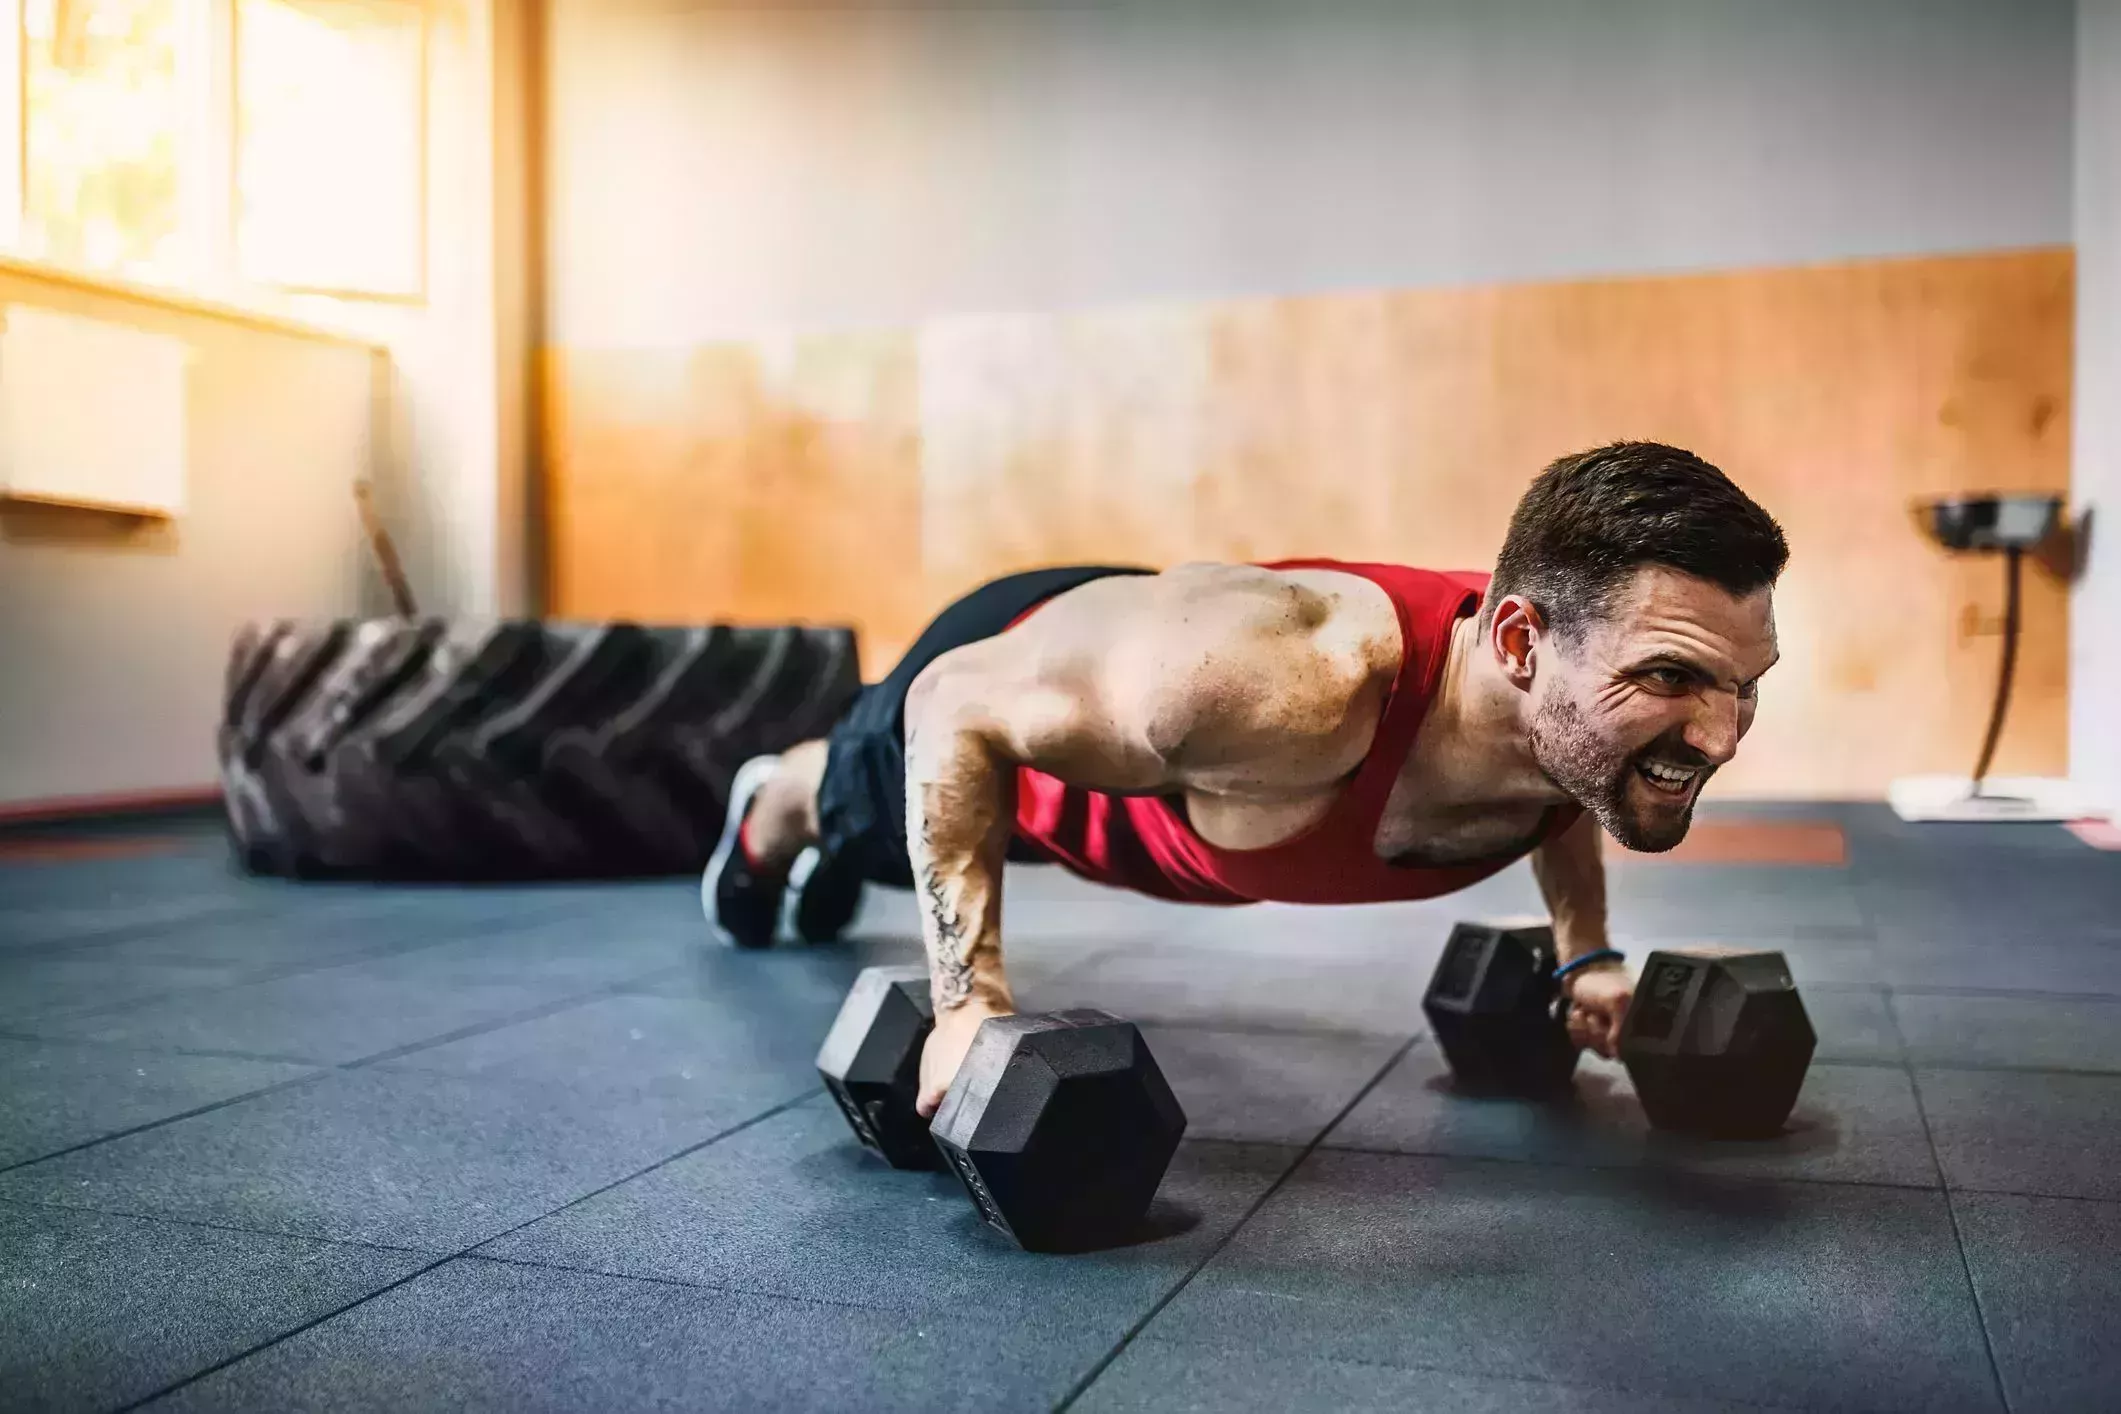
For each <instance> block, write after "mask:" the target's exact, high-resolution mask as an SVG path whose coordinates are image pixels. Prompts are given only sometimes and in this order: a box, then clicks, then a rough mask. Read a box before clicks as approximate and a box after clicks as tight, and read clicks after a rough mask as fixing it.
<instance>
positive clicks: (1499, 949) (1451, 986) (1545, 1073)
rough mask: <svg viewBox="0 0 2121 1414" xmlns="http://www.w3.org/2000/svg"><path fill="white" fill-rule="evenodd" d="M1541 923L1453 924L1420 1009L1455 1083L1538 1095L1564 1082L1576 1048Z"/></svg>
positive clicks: (1550, 938)
mask: <svg viewBox="0 0 2121 1414" xmlns="http://www.w3.org/2000/svg"><path fill="white" fill-rule="evenodd" d="M1554 959H1555V949H1554V930H1553V928H1552V927H1550V926H1549V925H1547V924H1544V923H1461V924H1459V925H1458V926H1457V927H1455V928H1453V929H1452V930H1451V938H1450V941H1449V942H1447V943H1445V944H1444V949H1443V956H1442V958H1440V959H1439V960H1438V961H1437V964H1436V972H1435V975H1433V976H1432V977H1430V979H1429V990H1428V992H1427V993H1426V994H1425V995H1424V996H1423V997H1422V999H1421V1009H1422V1011H1423V1012H1424V1013H1426V1014H1427V1016H1428V1018H1429V1031H1430V1034H1432V1035H1433V1036H1435V1038H1436V1043H1437V1045H1438V1046H1440V1047H1441V1048H1442V1049H1443V1054H1444V1059H1445V1060H1446V1061H1448V1062H1449V1063H1450V1067H1451V1075H1452V1079H1453V1080H1454V1082H1455V1083H1456V1084H1457V1085H1458V1087H1459V1088H1460V1089H1463V1090H1465V1091H1467V1092H1468V1093H1471V1094H1477V1095H1515V1096H1523V1097H1529V1098H1543V1097H1545V1096H1549V1095H1553V1094H1556V1093H1557V1092H1559V1091H1561V1090H1564V1089H1566V1088H1567V1087H1568V1084H1569V1079H1570V1077H1571V1076H1573V1075H1574V1074H1575V1073H1576V1057H1577V1054H1578V1048H1577V1046H1576V1043H1575V1042H1573V1041H1571V1040H1570V1039H1569V1032H1568V1026H1567V1024H1566V1021H1565V1020H1564V1016H1563V1012H1564V1010H1565V1008H1564V1007H1563V1005H1562V1001H1561V989H1560V987H1559V986H1558V985H1557V984H1556V983H1555V981H1554V966H1555V962H1554Z"/></svg>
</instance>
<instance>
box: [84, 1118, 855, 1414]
mask: <svg viewBox="0 0 2121 1414" xmlns="http://www.w3.org/2000/svg"><path fill="white" fill-rule="evenodd" d="M821 1090H822V1087H819V1088H818V1089H816V1090H813V1091H811V1092H810V1093H809V1094H807V1095H805V1096H804V1098H805V1099H808V1098H810V1097H811V1096H812V1095H815V1094H817V1093H820V1092H821ZM795 1103H799V1102H790V1103H789V1104H785V1105H777V1106H775V1107H774V1108H773V1109H771V1110H768V1111H766V1112H765V1113H763V1114H758V1115H754V1116H752V1117H751V1118H750V1119H747V1120H744V1121H743V1122H742V1123H739V1124H735V1125H731V1126H730V1127H729V1128H727V1129H724V1130H722V1131H721V1132H720V1133H717V1134H715V1135H714V1136H712V1137H711V1138H708V1139H704V1140H701V1141H700V1142H699V1143H697V1144H692V1145H688V1146H686V1147H685V1148H684V1149H681V1150H679V1151H678V1152H677V1153H674V1154H670V1155H668V1156H666V1157H664V1158H661V1159H658V1160H656V1161H655V1162H654V1163H652V1164H648V1165H646V1166H645V1167H643V1168H640V1169H638V1170H636V1171H634V1172H632V1173H629V1174H626V1175H624V1176H622V1177H620V1178H615V1179H613V1180H612V1181H611V1182H609V1183H606V1184H603V1185H601V1186H599V1187H597V1188H594V1189H591V1190H590V1191H589V1192H587V1193H582V1194H578V1195H576V1196H575V1197H573V1198H571V1199H569V1200H568V1201H567V1202H565V1203H562V1204H560V1205H559V1206H558V1207H555V1208H552V1209H549V1210H548V1211H546V1212H543V1213H539V1214H538V1215H536V1216H535V1217H530V1218H526V1219H524V1220H523V1221H522V1222H519V1223H517V1224H515V1225H514V1226H513V1227H510V1228H508V1229H506V1230H505V1231H502V1232H497V1233H491V1234H488V1235H486V1236H484V1237H481V1238H480V1239H479V1240H478V1241H476V1242H472V1243H469V1244H466V1245H465V1246H463V1247H460V1248H458V1249H457V1250H455V1251H452V1252H447V1253H443V1254H441V1255H439V1256H436V1257H435V1259H434V1260H433V1261H431V1262H428V1263H427V1264H426V1265H424V1266H422V1267H420V1268H419V1269H417V1270H416V1271H412V1272H409V1273H407V1274H406V1275H404V1276H402V1277H399V1278H398V1279H397V1280H395V1281H393V1282H390V1283H389V1284H388V1285H385V1286H381V1287H378V1288H377V1289H376V1290H374V1291H371V1292H368V1293H367V1294H366V1295H363V1296H359V1297H356V1298H355V1299H354V1300H352V1301H348V1302H345V1303H344V1304H342V1305H340V1306H338V1307H336V1308H334V1309H332V1310H330V1311H327V1312H325V1313H324V1314H322V1315H320V1316H317V1317H315V1318H313V1319H311V1320H308V1321H304V1322H302V1323H301V1324H300V1325H297V1326H295V1327H293V1328H291V1329H289V1330H286V1331H282V1332H280V1333H279V1334H277V1335H274V1336H271V1337H269V1338H268V1339H266V1340H263V1341H260V1342H258V1343H257V1344H255V1345H252V1346H250V1347H249V1348H248V1349H245V1350H241V1351H238V1352H236V1353H235V1354H233V1355H231V1356H229V1357H227V1358H226V1359H224V1360H220V1361H217V1362H215V1363H214V1364H212V1365H209V1366H208V1367H207V1368H205V1369H203V1370H198V1371H194V1372H193V1373H191V1374H189V1375H186V1376H184V1377H183V1378H182V1379H179V1380H176V1381H173V1382H172V1383H169V1384H166V1385H164V1386H163V1387H161V1388H160V1389H157V1390H154V1391H152V1392H151V1393H149V1394H147V1395H145V1396H143V1397H141V1398H139V1399H136V1400H134V1401H132V1402H131V1403H129V1404H126V1405H124V1406H122V1408H121V1409H120V1410H118V1411H117V1414H129V1411H131V1410H134V1409H139V1408H141V1407H143V1406H145V1405H148V1404H152V1403H153V1402H154V1401H156V1400H158V1399H162V1398H165V1397H167V1396H168V1395H171V1394H174V1393H175V1392H176V1391H178V1390H180V1389H183V1388H185V1387H186V1386H188V1385H193V1384H196V1383H198V1382H199V1381H200V1380H203V1379H206V1378H207V1377H208V1376H210V1375H214V1374H217V1373H218V1372H220V1371H222V1370H225V1369H227V1368H229V1367H230V1366H232V1365H235V1364H237V1363H239V1362H240V1361H244V1360H248V1359H250V1358H251V1357H252V1356H254V1355H258V1354H261V1353H262V1352H264V1351H266V1350H269V1349H271V1348H272V1347H273V1346H275V1345H278V1344H280V1343H281V1342H283V1341H287V1340H292V1339H293V1338H294V1337H296V1336H298V1335H301V1334H302V1333H303V1332H304V1331H308V1330H312V1329H314V1328H315V1327H317V1326H320V1325H322V1324H324V1322H326V1321H329V1320H335V1319H337V1318H338V1317H340V1316H343V1315H345V1314H346V1313H347V1312H349V1311H351V1310H354V1309H355V1308H356V1307H359V1306H365V1305H367V1304H368V1303H369V1302H371V1301H373V1300H375V1299H376V1298H377V1297H380V1296H385V1295H388V1294H389V1293H390V1292H393V1291H395V1290H397V1289H398V1288H399V1287H401V1286H404V1285H406V1284H407V1283H409V1282H413V1281H417V1280H418V1279H419V1278H421V1277H423V1276H426V1275H427V1274H428V1273H429V1272H432V1271H434V1270H435V1269H437V1268H439V1267H442V1266H446V1265H447V1264H448V1263H450V1262H454V1261H457V1260H459V1259H460V1258H466V1257H470V1256H472V1255H474V1254H475V1253H476V1252H477V1250H478V1249H479V1248H480V1247H483V1246H485V1245H486V1244H487V1243H490V1242H498V1241H500V1240H501V1239H502V1238H504V1237H512V1236H514V1235H515V1234H516V1233H518V1232H521V1231H522V1230H523V1229H524V1228H527V1227H530V1226H532V1225H533V1224H535V1223H541V1222H543V1221H545V1220H546V1219H547V1218H551V1217H555V1216H557V1215H559V1214H560V1213H564V1212H566V1211H567V1210H568V1209H569V1208H572V1207H574V1206H575V1205H576V1204H578V1203H586V1202H588V1201H589V1200H590V1199H592V1198H596V1197H598V1196H600V1195H602V1194H604V1193H608V1192H610V1191H611V1190H612V1189H614V1188H617V1187H618V1186H619V1185H620V1184H623V1183H631V1182H633V1181H634V1180H635V1179H637V1178H643V1177H646V1176H647V1175H648V1174H651V1173H653V1172H655V1171H656V1170H657V1169H659V1168H662V1167H663V1166H664V1165H666V1164H672V1163H675V1162H677V1161H678V1160H679V1159H682V1158H685V1157H686V1156H687V1155H690V1154H696V1153H698V1152H699V1151H700V1150H702V1149H704V1148H706V1147H707V1146H708V1145H710V1144H716V1143H719V1142H721V1141H722V1140H724V1139H727V1138H729V1137H730V1136H731V1135H734V1134H738V1133H740V1132H742V1131H743V1130H746V1129H749V1128H750V1127H751V1126H752V1125H754V1124H759V1123H762V1122H763V1121H765V1120H768V1119H771V1118H772V1117H773V1116H774V1115H776V1114H779V1113H781V1112H783V1111H785V1110H787V1109H790V1108H792V1107H793V1105H794V1104H795Z"/></svg>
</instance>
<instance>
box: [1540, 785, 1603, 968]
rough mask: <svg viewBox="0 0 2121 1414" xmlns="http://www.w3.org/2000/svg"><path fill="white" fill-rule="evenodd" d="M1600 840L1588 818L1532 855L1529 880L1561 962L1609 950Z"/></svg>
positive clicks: (1572, 826)
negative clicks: (1542, 902)
mask: <svg viewBox="0 0 2121 1414" xmlns="http://www.w3.org/2000/svg"><path fill="white" fill-rule="evenodd" d="M1600 840H1601V835H1600V832H1599V829H1598V824H1597V822H1596V821H1595V820H1593V819H1592V818H1591V817H1590V816H1589V815H1587V814H1586V815H1580V816H1578V817H1577V818H1576V822H1575V823H1574V824H1572V825H1570V826H1569V827H1568V828H1567V829H1566V830H1563V831H1562V832H1561V833H1560V834H1558V835H1555V836H1554V837H1553V838H1552V839H1549V840H1547V841H1546V842H1545V843H1544V844H1542V845H1540V846H1539V848H1537V849H1535V850H1533V851H1532V874H1533V877H1535V878H1537V879H1538V880H1539V892H1540V893H1541V895H1543V896H1544V897H1545V899H1546V901H1547V912H1548V913H1550V914H1552V915H1553V918H1554V944H1555V948H1556V950H1557V951H1558V952H1559V953H1560V954H1561V960H1562V961H1563V962H1567V961H1568V960H1569V959H1571V958H1575V957H1581V956H1583V955H1584V954H1585V953H1587V952H1596V951H1597V950H1598V949H1600V948H1602V947H1605V946H1607V942H1606V926H1605V923H1606V918H1605V862H1604V860H1603V859H1602V858H1601V857H1600V847H1599V846H1600Z"/></svg>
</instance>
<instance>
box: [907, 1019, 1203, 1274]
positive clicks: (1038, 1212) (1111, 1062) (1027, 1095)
mask: <svg viewBox="0 0 2121 1414" xmlns="http://www.w3.org/2000/svg"><path fill="white" fill-rule="evenodd" d="M932 1132H933V1134H934V1136H935V1142H936V1145H937V1147H938V1148H940V1149H941V1150H942V1152H943V1154H944V1156H945V1157H946V1158H948V1159H949V1161H950V1166H951V1168H952V1169H954V1170H955V1171H956V1173H957V1176H958V1178H959V1179H960V1180H962V1181H963V1183H964V1185H965V1191H966V1193H967V1194H969V1195H970V1196H971V1198H972V1202H973V1204H974V1206H976V1207H977V1208H978V1209H979V1211H980V1215H981V1216H982V1217H984V1218H985V1219H986V1220H987V1221H988V1222H989V1223H990V1224H992V1225H993V1226H995V1227H996V1228H999V1229H1000V1230H1001V1231H1002V1232H1004V1233H1006V1234H1007V1235H1008V1236H1009V1237H1010V1238H1012V1239H1014V1240H1015V1242H1016V1243H1017V1245H1018V1246H1020V1247H1023V1248H1025V1249H1027V1250H1030V1251H1034V1252H1079V1251H1084V1250H1087V1249H1090V1248H1095V1247H1103V1246H1109V1245H1112V1244H1114V1243H1117V1242H1121V1241H1124V1240H1126V1238H1127V1237H1128V1236H1129V1235H1130V1234H1132V1233H1133V1232H1134V1231H1135V1230H1136V1229H1137V1228H1138V1226H1139V1224H1140V1222H1141V1219H1142V1216H1143V1215H1144V1214H1145V1213H1146V1212H1147V1211H1148V1209H1149V1202H1150V1200H1151V1199H1152V1198H1154V1197H1155V1196H1156V1189H1157V1185H1158V1184H1160V1183H1162V1182H1163V1177H1164V1171H1165V1170H1166V1169H1167V1168H1169V1167H1170V1165H1171V1156H1172V1155H1173V1154H1174V1153H1176V1152H1177V1150H1178V1141H1179V1138H1180V1136H1182V1135H1183V1134H1184V1133H1185V1132H1186V1114H1185V1111H1184V1110H1182V1109H1180V1108H1179V1104H1178V1099H1177V1097H1176V1096H1174V1095H1173V1094H1172V1093H1171V1087H1170V1085H1169V1084H1167V1083H1166V1082H1165V1080H1164V1074H1163V1071H1161V1070H1160V1069H1158V1068H1157V1064H1156V1059H1155V1057H1153V1056H1151V1055H1150V1054H1149V1047H1148V1046H1147V1044H1146V1043H1144V1042H1143V1040H1142V1036H1141V1032H1140V1031H1139V1030H1137V1029H1136V1028H1135V1027H1134V1026H1133V1025H1132V1024H1131V1023H1129V1022H1125V1021H1121V1020H1120V1019H1119V1018H1117V1017H1115V1016H1110V1015H1108V1014H1106V1013H1104V1012H1101V1011H1063V1012H1054V1013H1050V1014H1047V1015H1043V1016H998V1017H993V1018H990V1019H989V1020H987V1021H985V1022H983V1023H982V1024H981V1025H980V1029H979V1032H978V1034H976V1035H975V1036H974V1037H973V1039H972V1048H971V1050H970V1051H968V1052H967V1053H966V1055H965V1062H964V1065H963V1066H962V1067H960V1068H959V1070H958V1073H957V1078H956V1079H955V1080H954V1081H953V1082H952V1083H951V1086H950V1089H949V1092H948V1093H947V1094H945V1095H944V1097H943V1104H942V1108H941V1109H939V1110H938V1111H936V1116H935V1124H934V1126H933V1131H932Z"/></svg>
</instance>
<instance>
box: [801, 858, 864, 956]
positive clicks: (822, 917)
mask: <svg viewBox="0 0 2121 1414" xmlns="http://www.w3.org/2000/svg"><path fill="white" fill-rule="evenodd" d="M861 906H862V876H861V875H860V874H858V873H856V872H855V870H854V869H853V868H852V867H851V865H850V862H849V861H848V859H847V858H846V856H845V855H827V854H825V853H824V852H823V851H821V850H820V849H819V848H818V847H817V846H816V845H811V846H810V847H809V848H807V849H805V850H804V851H803V852H802V853H801V854H798V855H797V856H796V857H795V863H793V864H791V865H789V866H788V887H787V888H786V889H784V890H783V891H782V893H781V936H782V937H784V938H788V937H794V938H801V939H802V940H803V941H804V942H806V943H829V942H831V941H833V940H834V939H836V938H838V937H839V935H840V934H841V933H844V932H845V931H847V925H848V924H849V923H852V922H853V921H854V915H855V914H856V913H857V912H859V911H860V909H861Z"/></svg>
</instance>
